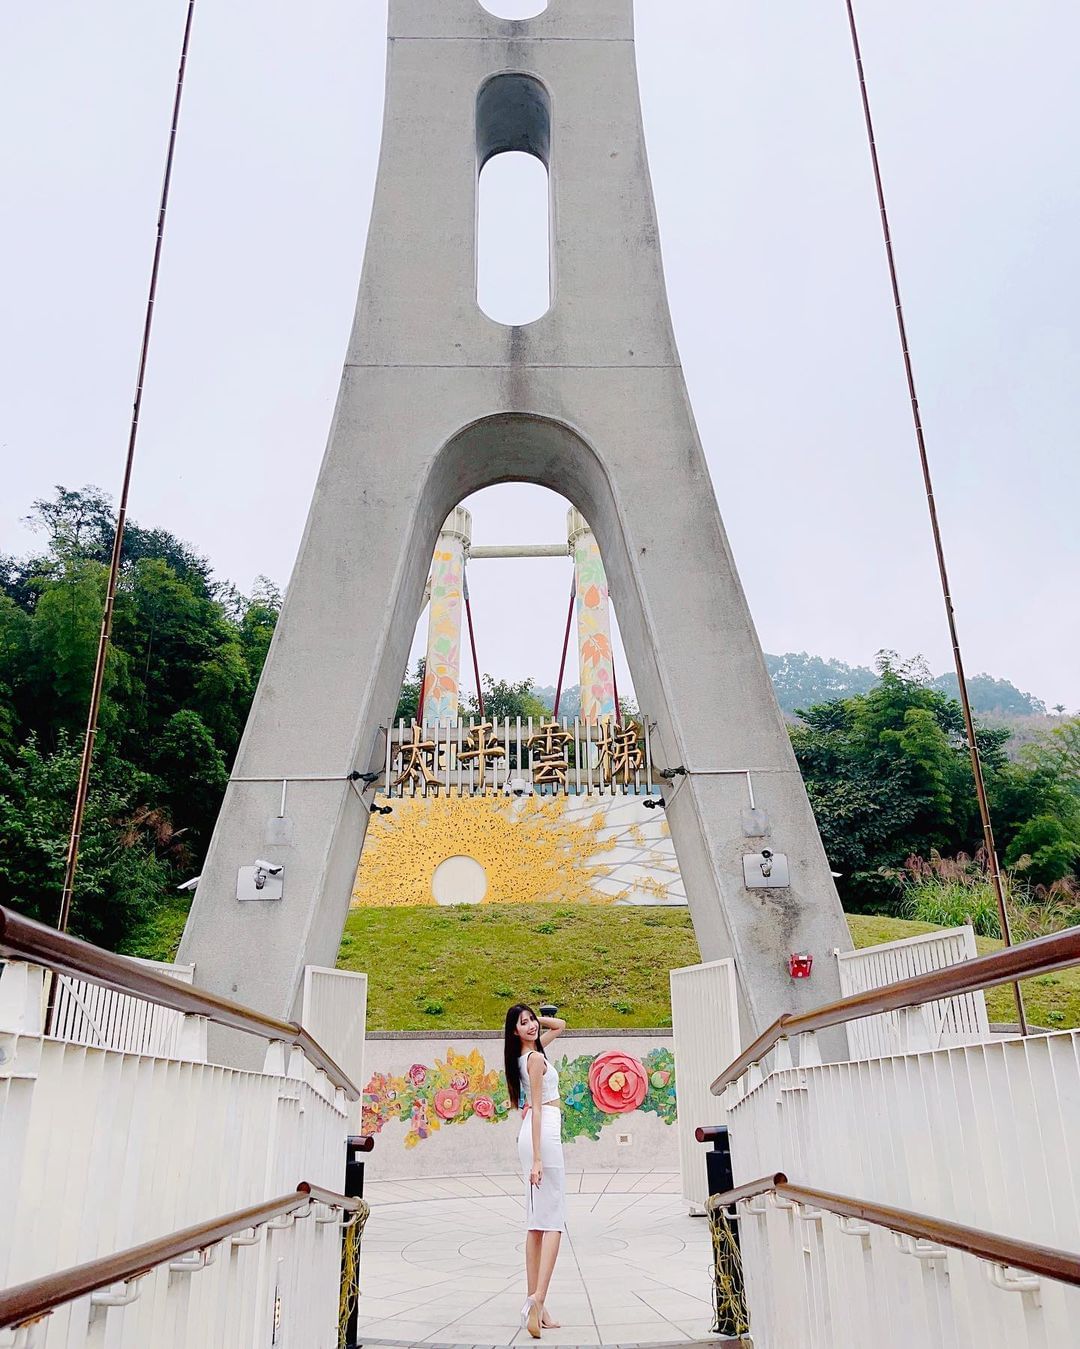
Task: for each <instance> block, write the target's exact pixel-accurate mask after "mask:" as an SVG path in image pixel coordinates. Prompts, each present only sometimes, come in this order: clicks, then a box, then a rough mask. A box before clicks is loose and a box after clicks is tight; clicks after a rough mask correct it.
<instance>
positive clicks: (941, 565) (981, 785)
mask: <svg viewBox="0 0 1080 1349" xmlns="http://www.w3.org/2000/svg"><path fill="white" fill-rule="evenodd" d="M844 3H845V5H846V7H847V17H848V28H849V30H850V32H851V46H852V50H853V52H854V55H855V68H856V71H857V72H858V76H859V94H860V97H861V99H862V109H863V120H864V122H865V123H866V136H867V140H868V142H869V146H870V163H871V166H872V168H873V173H874V189H875V191H876V192H877V201H878V211H879V214H880V218H881V232H882V236H883V238H884V241H885V257H886V260H887V262H888V267H889V282H890V284H891V286H892V294H893V306H894V309H895V313H896V326H897V330H898V332H899V336H900V350H901V352H902V354H903V360H904V374H905V376H906V378H907V386H908V396H909V400H910V403H911V416H912V420H913V422H914V425H915V441H916V444H917V446H918V451H919V466H920V468H921V470H922V478H923V486H924V488H925V490H926V504H927V507H928V509H929V512H930V529H931V532H932V534H933V537H934V551H935V552H936V554H937V567H938V576H939V578H940V581H941V593H942V597H943V598H944V601H945V616H946V618H947V620H948V624H949V639H950V641H951V642H952V651H953V662H954V664H955V666H956V682H957V684H958V686H959V689H960V705H961V707H962V708H963V712H964V728H965V731H966V734H967V742H968V751H969V753H970V755H971V771H972V775H973V777H974V779H975V795H976V797H977V798H978V802H979V817H980V819H981V821H982V831H983V847H984V849H985V851H986V864H987V867H988V868H989V871H990V882H991V885H992V886H993V890H994V898H995V899H996V900H997V908H998V919H999V921H1000V924H1001V935H1002V937H1003V938H1004V941H1005V945H1006V946H1011V945H1012V932H1011V930H1010V927H1009V914H1008V910H1007V909H1006V905H1005V888H1004V885H1003V883H1002V879H1001V867H1000V865H999V864H998V855H997V846H996V844H995V842H994V828H993V822H992V820H991V818H990V803H989V800H988V799H987V795H986V779H985V777H984V775H983V767H982V759H981V757H980V755H979V746H978V741H977V740H976V738H975V719H974V717H973V716H972V713H971V699H970V698H969V696H968V687H967V677H966V675H965V673H964V661H963V656H962V655H961V652H960V637H959V634H958V632H957V627H956V612H955V609H954V606H953V598H952V588H951V587H950V585H949V573H948V568H947V567H946V565H945V548H944V544H943V543H942V538H941V524H940V521H939V519H938V510H937V501H936V499H935V497H934V483H933V478H932V476H931V473H930V458H929V455H928V453H927V449H926V437H925V435H924V433H923V424H922V414H921V413H920V411H919V399H918V394H917V393H916V389H915V372H914V368H913V366H912V361H911V349H910V346H909V343H908V335H907V324H906V323H905V322H904V306H903V303H902V301H901V299H900V282H899V279H898V274H897V268H896V257H895V254H894V253H893V243H892V230H891V229H890V226H889V213H888V210H887V208H886V205H885V189H884V186H883V182H882V176H881V163H880V161H879V159H878V150H877V139H876V137H875V135H874V121H873V118H872V116H871V114H870V96H869V93H868V92H867V87H866V72H865V70H864V68H863V59H862V48H861V46H860V43H859V30H858V27H857V26H856V23H855V6H854V0H844ZM1012 988H1013V996H1014V998H1015V999H1016V1014H1017V1018H1018V1020H1019V1025H1020V1033H1021V1034H1022V1035H1026V1034H1027V1033H1028V1026H1027V1017H1026V1015H1025V1013H1024V999H1023V996H1022V994H1021V992H1020V985H1019V984H1018V983H1014V984H1013V986H1012Z"/></svg>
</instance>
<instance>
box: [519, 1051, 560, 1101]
mask: <svg viewBox="0 0 1080 1349" xmlns="http://www.w3.org/2000/svg"><path fill="white" fill-rule="evenodd" d="M539 1052H540V1051H539V1050H535V1049H531V1050H530V1051H529V1054H537V1053H539ZM529 1054H522V1056H521V1057H520V1058H519V1059H518V1068H519V1070H520V1072H521V1092H522V1095H523V1096H524V1098H525V1100H524V1102H523V1104H529V1105H531V1104H532V1100H531V1098H530V1094H529ZM558 1099H559V1074H558V1071H557V1070H556V1068H555V1065H554V1064H552V1063H548V1061H547V1056H546V1055H545V1056H544V1080H543V1082H542V1083H541V1085H540V1100H541V1103H542V1104H544V1105H547V1103H548V1102H549V1101H557V1100H558Z"/></svg>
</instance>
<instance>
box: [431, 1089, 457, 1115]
mask: <svg viewBox="0 0 1080 1349" xmlns="http://www.w3.org/2000/svg"><path fill="white" fill-rule="evenodd" d="M434 1105H435V1113H436V1114H437V1115H439V1116H441V1117H442V1118H443V1119H454V1118H456V1116H457V1113H458V1111H459V1110H460V1109H461V1092H459V1091H457V1090H456V1089H455V1088H454V1087H440V1088H439V1090H438V1091H437V1092H436V1093H435V1100H434Z"/></svg>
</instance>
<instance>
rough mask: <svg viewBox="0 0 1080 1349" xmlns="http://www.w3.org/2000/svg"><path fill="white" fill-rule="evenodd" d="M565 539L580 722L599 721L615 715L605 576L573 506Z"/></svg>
mask: <svg viewBox="0 0 1080 1349" xmlns="http://www.w3.org/2000/svg"><path fill="white" fill-rule="evenodd" d="M566 537H567V541H568V542H569V545H570V551H571V553H572V554H573V557H574V612H575V614H576V616H577V639H578V671H579V677H580V688H581V717H582V720H583V721H599V720H600V718H601V717H608V716H612V715H614V713H615V667H614V656H613V655H612V652H611V604H610V601H609V597H608V583H607V574H606V572H605V571H604V563H603V560H602V559H601V557H600V545H599V544H598V543H597V542H596V535H595V534H594V533H593V532H592V530H591V529H590V528H589V525H588V522H587V521H586V519H585V517H584V516H583V515H582V514H581V512H580V511H577V510H575V509H574V508H573V506H571V507H570V509H569V511H568V512H567V515H566Z"/></svg>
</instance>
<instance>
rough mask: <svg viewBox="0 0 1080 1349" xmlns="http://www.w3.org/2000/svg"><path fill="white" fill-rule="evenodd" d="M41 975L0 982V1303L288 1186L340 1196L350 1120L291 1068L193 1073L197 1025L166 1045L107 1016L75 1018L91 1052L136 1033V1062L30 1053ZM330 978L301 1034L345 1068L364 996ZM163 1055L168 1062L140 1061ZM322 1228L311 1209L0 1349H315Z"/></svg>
mask: <svg viewBox="0 0 1080 1349" xmlns="http://www.w3.org/2000/svg"><path fill="white" fill-rule="evenodd" d="M43 974H44V972H43V971H42V970H41V969H40V968H38V967H36V966H32V965H27V964H23V963H21V962H11V963H9V964H7V965H6V966H5V967H4V969H3V972H2V975H0V1175H2V1176H3V1177H4V1200H3V1210H4V1211H3V1221H2V1222H0V1287H5V1288H6V1287H11V1286H13V1285H16V1284H20V1283H22V1282H24V1281H26V1280H29V1279H33V1278H37V1277H39V1276H42V1275H45V1274H49V1273H54V1272H56V1271H59V1270H63V1269H67V1268H70V1267H72V1266H75V1265H78V1264H80V1263H83V1262H85V1261H88V1260H92V1259H96V1258H98V1257H101V1256H104V1255H108V1254H112V1253H114V1252H117V1251H121V1250H125V1249H127V1248H129V1247H132V1246H135V1245H138V1244H140V1243H142V1242H145V1241H149V1240H151V1239H153V1238H157V1237H162V1236H166V1235H168V1234H170V1233H172V1232H175V1231H178V1230H180V1229H182V1228H186V1227H188V1226H191V1225H193V1224H196V1223H200V1222H204V1221H209V1220H210V1219H215V1218H219V1217H221V1216H223V1215H225V1214H228V1213H231V1212H234V1211H236V1210H239V1209H243V1208H246V1207H248V1206H251V1205H255V1204H260V1203H263V1202H265V1201H266V1200H268V1199H272V1198H276V1197H278V1196H280V1195H282V1194H285V1193H287V1192H289V1191H292V1190H295V1188H296V1186H297V1184H298V1183H299V1182H300V1181H301V1180H306V1181H309V1182H310V1183H312V1184H315V1185H319V1186H323V1187H325V1188H326V1189H329V1190H334V1191H340V1189H341V1184H342V1180H343V1174H344V1163H345V1140H346V1137H347V1136H348V1134H349V1133H350V1131H351V1124H350V1109H349V1103H348V1101H347V1100H346V1097H345V1093H344V1092H343V1091H341V1090H338V1089H335V1088H334V1087H333V1085H332V1084H331V1083H330V1082H329V1081H328V1079H327V1078H326V1077H325V1076H324V1075H323V1074H322V1073H321V1072H318V1071H316V1070H315V1069H313V1068H312V1067H311V1065H310V1064H309V1063H308V1062H307V1060H306V1059H305V1058H304V1056H303V1054H302V1053H301V1052H300V1051H299V1050H295V1049H291V1048H287V1047H286V1046H285V1045H282V1044H270V1045H269V1046H268V1048H267V1053H266V1063H265V1068H264V1071H262V1072H247V1071H240V1070H235V1069H231V1068H225V1067H221V1066H218V1065H215V1064H209V1063H206V1062H204V1061H199V1059H200V1057H201V1058H203V1059H204V1058H205V1053H202V1054H201V1055H200V1053H199V1052H198V1051H199V1047H200V1046H203V1047H204V1046H205V1025H204V1023H203V1022H202V1019H201V1018H198V1017H191V1016H180V1024H179V1025H178V1026H177V1027H176V1028H174V1029H171V1030H165V1029H164V1028H163V1027H162V1025H161V1024H160V1022H158V1023H155V1022H154V1019H153V1018H147V1019H144V1020H142V1021H139V1020H138V1019H137V1018H135V1017H133V1016H132V1015H131V1014H130V1009H126V1008H125V1007H124V1005H123V1003H122V1002H121V1003H113V1004H111V1006H112V1007H113V1009H114V1011H115V1012H116V1013H117V1015H116V1016H115V1017H114V1018H113V1020H112V1022H111V1023H109V1022H108V1021H106V1022H105V1023H102V1022H101V1021H100V1020H99V1019H98V1018H97V1016H96V1014H94V1013H91V1014H90V1016H92V1017H93V1018H94V1020H96V1021H97V1029H96V1030H95V1031H94V1034H95V1035H96V1034H98V1033H101V1034H102V1037H103V1038H104V1039H105V1040H106V1042H108V1041H109V1040H110V1039H113V1040H116V1041H122V1042H123V1043H124V1044H125V1045H127V1044H130V1043H131V1042H132V1040H133V1039H137V1035H138V1034H139V1033H141V1034H142V1036H143V1039H142V1041H141V1046H142V1052H134V1051H133V1050H132V1049H130V1048H121V1047H116V1046H115V1045H113V1044H108V1043H107V1044H106V1046H105V1047H99V1046H97V1045H93V1044H87V1043H82V1042H75V1041H65V1040H62V1039H59V1038H55V1037H48V1038H46V1037H44V1036H43V1035H42V1034H41V1013H42V1007H43ZM181 977H183V976H182V975H181ZM334 978H335V974H334V972H333V971H317V972H316V974H315V975H314V977H313V983H312V990H313V991H312V1004H311V1006H312V1009H313V1010H314V1009H315V1008H316V1007H318V1008H321V1009H322V1013H323V1019H322V1022H321V1025H320V1026H319V1027H317V1028H309V1029H311V1033H312V1034H313V1035H315V1037H316V1038H319V1031H320V1030H321V1032H322V1034H323V1036H324V1038H325V1039H327V1040H333V1039H334V1037H335V1034H336V1035H337V1037H338V1042H339V1044H343V1045H344V1046H345V1048H346V1049H347V1051H348V1052H349V1054H350V1055H351V1057H352V1060H353V1063H354V1064H355V1063H356V1062H361V1063H362V1055H363V1017H362V1005H363V992H364V990H363V988H362V986H358V984H357V983H356V981H355V980H353V979H351V978H349V976H342V979H341V980H340V981H339V982H338V984H337V987H336V988H335V987H333V986H332V985H333V982H334ZM75 982H78V981H75ZM80 996H81V993H80ZM358 1000H359V1005H360V1007H361V1011H360V1013H359V1014H355V1009H356V1005H357V1001H358ZM124 1001H135V1000H127V999H125V1000H124ZM90 1006H96V1004H93V1003H91V1004H90ZM350 1008H352V1014H350ZM327 1009H329V1010H330V1011H332V1012H333V1015H329V1014H328V1010H327ZM65 1015H66V1014H65ZM84 1015H85V1013H84ZM65 1024H70V1023H65ZM110 1025H111V1029H110ZM138 1027H141V1031H138V1030H137V1028H138ZM335 1027H336V1031H335ZM76 1029H77V1030H78V1029H80V1027H79V1026H77V1027H76ZM87 1033H89V1032H87ZM166 1042H169V1043H172V1044H175V1046H176V1047H177V1055H176V1056H172V1057H170V1056H167V1055H166V1054H163V1053H161V1052H152V1051H155V1050H160V1049H161V1047H162V1045H163V1044H164V1043H166ZM192 1046H194V1052H192V1053H186V1052H185V1047H187V1048H190V1047H192ZM339 1219H340V1215H334V1214H331V1213H330V1212H329V1211H328V1210H326V1209H321V1208H317V1207H316V1206H314V1205H312V1206H311V1211H310V1212H308V1213H307V1215H306V1216H303V1217H298V1218H296V1219H291V1218H286V1219H282V1220H276V1221H274V1222H271V1223H269V1224H267V1225H265V1226H263V1227H262V1228H260V1229H259V1230H258V1231H256V1232H249V1233H243V1234H239V1236H238V1237H234V1238H228V1239H226V1240H225V1241H223V1242H221V1243H220V1244H219V1245H218V1246H216V1247H215V1248H213V1249H212V1250H211V1251H210V1252H209V1257H210V1259H209V1260H208V1261H207V1263H206V1264H205V1266H203V1265H202V1262H201V1260H199V1259H197V1258H196V1259H192V1260H187V1261H181V1262H178V1263H174V1264H173V1265H172V1267H165V1268H159V1269H157V1270H155V1271H153V1272H151V1273H150V1274H148V1275H147V1276H146V1277H145V1279H144V1280H142V1281H141V1283H140V1285H139V1287H138V1290H137V1291H138V1297H137V1300H135V1301H133V1302H131V1303H130V1305H123V1304H124V1302H125V1299H126V1297H127V1296H128V1293H121V1292H120V1291H119V1290H114V1291H115V1292H116V1296H115V1297H113V1298H112V1299H110V1298H109V1297H108V1296H107V1295H106V1296H104V1297H103V1296H102V1295H101V1294H95V1295H92V1296H90V1295H88V1296H85V1297H82V1298H79V1299H78V1300H76V1301H75V1302H72V1303H70V1304H68V1305H66V1306H64V1307H61V1308H59V1309H58V1310H57V1311H55V1312H54V1313H53V1314H52V1315H51V1316H49V1317H48V1318H47V1319H46V1320H45V1321H43V1322H41V1323H39V1325H38V1326H37V1327H32V1328H27V1329H24V1330H21V1331H19V1332H17V1333H16V1332H0V1346H6V1345H16V1344H17V1345H18V1346H19V1349H23V1346H30V1345H34V1346H41V1347H42V1349H84V1347H85V1349H91V1347H93V1349H97V1347H98V1346H102V1347H103V1346H108V1347H109V1349H181V1346H190V1345H217V1344H220V1345H228V1346H230V1347H231V1346H234V1345H235V1346H241V1345H255V1344H260V1345H261V1344H266V1345H270V1344H281V1345H298V1346H299V1345H303V1346H311V1349H332V1346H336V1344H337V1325H336V1322H337V1305H338V1283H339V1262H340V1251H341V1242H340V1220H339ZM128 1292H130V1290H128ZM110 1300H111V1301H112V1302H113V1303H114V1304H115V1305H108V1303H109V1302H110ZM275 1325H276V1327H277V1329H276V1330H275V1329H274V1327H275Z"/></svg>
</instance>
